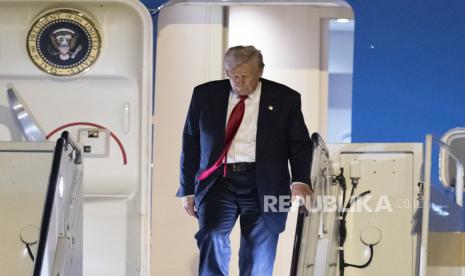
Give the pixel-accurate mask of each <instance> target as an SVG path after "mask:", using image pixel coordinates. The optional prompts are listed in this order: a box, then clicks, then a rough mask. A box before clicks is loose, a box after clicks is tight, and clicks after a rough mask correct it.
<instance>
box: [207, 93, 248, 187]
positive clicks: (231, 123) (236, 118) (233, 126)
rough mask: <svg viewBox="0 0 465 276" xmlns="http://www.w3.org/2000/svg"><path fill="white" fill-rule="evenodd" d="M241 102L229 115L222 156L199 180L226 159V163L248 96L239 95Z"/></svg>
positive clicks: (224, 173) (208, 174)
mask: <svg viewBox="0 0 465 276" xmlns="http://www.w3.org/2000/svg"><path fill="white" fill-rule="evenodd" d="M239 97H240V100H239V102H238V103H237V104H236V105H235V106H234V108H233V110H232V111H231V115H229V120H228V125H227V126H226V134H225V137H224V147H223V151H222V152H221V154H220V157H219V158H218V160H216V162H215V163H214V164H213V165H212V166H211V167H210V168H208V169H206V170H204V171H203V172H202V173H201V174H200V175H199V177H198V179H199V180H204V179H205V178H207V177H209V176H210V175H211V174H212V173H213V172H214V171H215V170H216V169H218V167H219V166H220V165H221V163H222V162H223V160H224V164H226V161H227V159H228V158H227V157H228V151H229V148H230V147H231V144H232V141H233V139H234V136H236V133H237V130H238V129H239V126H240V125H241V122H242V118H243V117H244V110H245V99H247V97H248V96H239ZM223 175H224V176H226V166H224V172H223Z"/></svg>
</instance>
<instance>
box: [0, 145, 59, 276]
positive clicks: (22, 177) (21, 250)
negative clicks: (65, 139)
mask: <svg viewBox="0 0 465 276" xmlns="http://www.w3.org/2000/svg"><path fill="white" fill-rule="evenodd" d="M34 144H36V146H34ZM54 146H55V144H54V143H42V144H37V143H8V142H2V143H0V244H1V246H0V275H15V276H29V275H32V270H33V261H32V260H31V259H30V258H29V255H28V254H27V251H26V247H25V245H24V244H23V243H22V242H21V240H20V233H21V231H22V229H23V228H24V227H26V226H30V225H33V226H34V227H37V237H36V238H37V240H38V238H39V236H38V229H39V228H40V225H41V221H42V211H43V206H44V203H45V194H46V191H47V186H48V178H49V175H50V171H51V168H52V158H53V148H54ZM31 249H32V252H33V254H35V252H36V250H37V244H35V245H32V246H31Z"/></svg>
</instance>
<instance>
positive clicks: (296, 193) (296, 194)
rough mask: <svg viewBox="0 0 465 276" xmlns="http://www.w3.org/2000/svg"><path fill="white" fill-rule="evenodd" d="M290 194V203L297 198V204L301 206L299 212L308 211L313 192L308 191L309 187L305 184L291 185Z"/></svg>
mask: <svg viewBox="0 0 465 276" xmlns="http://www.w3.org/2000/svg"><path fill="white" fill-rule="evenodd" d="M291 192H292V198H291V200H292V201H294V200H295V199H296V198H299V204H301V206H300V208H299V212H305V211H308V210H307V206H310V203H311V200H312V197H313V191H312V189H310V186H309V185H307V184H305V183H293V184H292V187H291Z"/></svg>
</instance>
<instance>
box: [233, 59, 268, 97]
mask: <svg viewBox="0 0 465 276" xmlns="http://www.w3.org/2000/svg"><path fill="white" fill-rule="evenodd" d="M262 73H263V71H262V70H261V69H260V67H259V66H258V64H257V62H256V61H255V60H251V61H250V62H248V63H244V64H242V65H239V66H236V67H235V68H234V69H231V70H227V69H226V75H227V76H228V77H229V82H230V83H231V87H232V89H233V91H234V92H235V93H236V94H238V95H250V94H252V93H253V92H254V91H255V88H257V84H258V82H259V81H260V77H261V76H262Z"/></svg>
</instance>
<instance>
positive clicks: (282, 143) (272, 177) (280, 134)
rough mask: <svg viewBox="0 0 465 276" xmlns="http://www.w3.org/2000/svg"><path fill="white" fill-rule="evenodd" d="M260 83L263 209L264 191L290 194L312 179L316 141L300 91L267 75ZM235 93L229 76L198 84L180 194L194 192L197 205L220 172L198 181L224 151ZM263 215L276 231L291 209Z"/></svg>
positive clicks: (258, 170)
mask: <svg viewBox="0 0 465 276" xmlns="http://www.w3.org/2000/svg"><path fill="white" fill-rule="evenodd" d="M261 83H262V91H261V96H260V107H259V112H258V122H257V137H256V154H255V162H256V163H255V166H256V177H257V179H256V184H257V191H258V195H259V199H260V206H261V208H262V210H263V206H264V205H263V204H264V203H263V199H264V196H265V195H269V196H275V197H279V196H289V195H290V183H291V181H292V182H304V183H308V184H309V183H310V162H311V142H310V137H309V134H308V130H307V127H306V126H305V123H304V119H303V116H302V112H301V102H300V94H299V93H297V92H296V91H294V90H292V89H290V88H289V87H287V86H285V85H282V84H279V83H276V82H272V81H269V80H266V79H261ZM230 91H231V86H230V84H229V80H220V81H212V82H208V83H205V84H202V85H199V86H197V87H195V88H194V92H193V95H192V99H191V103H190V107H189V111H188V114H187V119H186V123H185V126H184V132H183V143H182V153H181V174H180V188H179V191H178V193H177V196H186V195H192V194H195V204H196V205H197V206H198V205H199V204H201V202H202V199H203V197H204V196H205V194H206V193H207V191H208V188H209V187H210V186H211V185H213V184H214V183H215V180H216V179H217V177H218V176H219V175H220V170H218V171H217V172H216V173H213V174H212V175H211V176H210V177H208V178H207V179H205V180H202V181H198V180H197V176H198V175H199V174H200V172H202V171H203V170H205V169H206V168H208V167H210V166H211V165H212V164H213V163H214V162H215V161H216V160H217V158H218V156H219V155H220V153H221V150H222V149H223V143H224V135H225V128H226V120H227V118H226V116H227V109H228V98H229V93H230ZM270 107H271V108H270ZM289 164H290V169H291V175H292V178H291V177H290V174H289ZM276 207H278V206H276ZM264 216H265V220H266V222H267V224H268V225H269V227H270V228H271V229H272V230H273V231H274V232H276V233H279V232H282V231H283V230H284V227H285V222H286V217H287V213H286V212H266V213H264Z"/></svg>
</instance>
